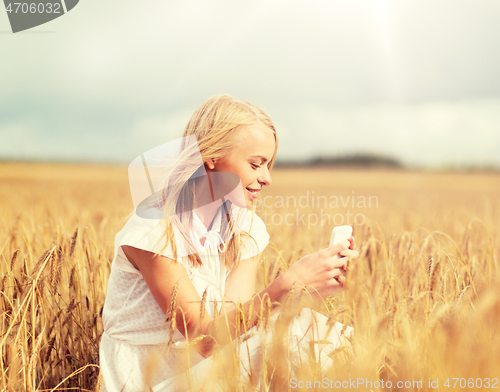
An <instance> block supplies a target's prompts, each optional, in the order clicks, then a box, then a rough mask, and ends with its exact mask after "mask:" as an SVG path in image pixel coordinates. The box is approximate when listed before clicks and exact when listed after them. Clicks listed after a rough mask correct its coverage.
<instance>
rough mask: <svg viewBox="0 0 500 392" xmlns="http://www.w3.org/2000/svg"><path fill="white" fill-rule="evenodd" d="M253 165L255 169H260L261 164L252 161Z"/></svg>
mask: <svg viewBox="0 0 500 392" xmlns="http://www.w3.org/2000/svg"><path fill="white" fill-rule="evenodd" d="M251 165H252V167H253V168H254V169H260V166H259V165H256V164H255V163H251Z"/></svg>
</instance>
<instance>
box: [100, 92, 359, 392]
mask: <svg viewBox="0 0 500 392" xmlns="http://www.w3.org/2000/svg"><path fill="white" fill-rule="evenodd" d="M193 140H194V143H192V141H193ZM193 146H195V148H193ZM181 147H182V148H181V151H180V153H179V157H180V158H179V159H177V163H176V164H175V165H174V168H173V169H172V170H169V172H168V177H167V178H166V179H165V182H164V186H163V188H162V190H161V191H159V192H156V193H153V195H151V196H150V197H149V198H146V200H145V201H143V202H142V203H141V204H140V206H139V207H138V208H136V209H135V211H134V213H132V214H131V216H130V218H129V219H128V221H127V223H126V224H125V226H124V227H123V229H122V230H121V231H120V232H119V233H118V234H117V235H116V237H115V258H114V260H113V262H112V265H111V275H110V277H109V283H108V291H107V297H106V301H105V305H104V311H103V316H102V317H103V324H104V334H103V336H102V339H101V345H100V366H101V374H102V377H103V390H105V391H108V392H111V391H113V392H114V391H141V390H148V388H149V390H153V391H168V390H189V389H190V388H192V389H197V388H201V387H203V386H205V387H207V385H208V384H207V383H208V381H207V380H208V379H209V377H210V376H214V369H215V367H212V366H213V365H214V363H215V362H216V361H215V360H214V355H213V354H214V353H218V351H217V350H216V348H217V347H224V348H223V350H222V352H226V353H227V352H228V350H229V348H231V347H233V348H234V347H236V348H239V347H241V348H244V351H243V353H244V354H242V355H241V356H240V358H239V359H238V361H240V365H241V368H240V369H239V372H240V382H244V381H245V380H246V381H249V382H250V383H252V384H254V385H258V384H259V382H260V381H261V373H262V372H261V371H260V370H261V367H262V361H261V359H262V350H263V347H264V346H265V344H266V343H267V342H269V341H270V339H271V338H270V336H271V332H266V331H268V330H266V329H265V328H263V327H262V325H255V324H260V322H259V317H260V314H261V312H260V310H261V308H262V306H266V305H267V306H268V308H267V309H268V310H269V309H270V308H269V304H272V305H273V309H272V310H269V312H270V313H271V318H270V320H271V325H273V323H274V322H275V321H276V320H277V318H278V317H279V315H280V313H281V312H280V307H281V306H280V305H282V304H283V303H284V302H285V301H286V300H289V299H290V298H291V297H290V296H289V293H290V290H291V289H292V287H296V288H299V289H301V288H304V289H305V290H306V292H307V294H308V297H309V298H310V299H313V300H321V299H322V298H325V297H327V296H329V295H333V294H336V293H338V292H340V291H341V290H342V289H343V287H344V283H345V279H346V277H345V275H344V274H345V268H346V264H347V262H348V260H349V259H352V258H355V257H357V256H358V252H357V251H355V250H354V248H355V242H354V237H351V238H350V239H349V241H344V242H342V243H340V244H337V245H334V246H331V247H329V248H326V249H322V250H320V251H319V252H317V253H314V254H312V255H307V256H305V257H303V258H302V259H300V260H298V261H297V262H295V263H294V264H293V265H292V266H291V267H290V268H289V269H288V270H287V271H285V272H284V273H283V274H281V275H280V276H279V277H278V278H277V279H276V280H275V281H274V282H272V283H271V284H270V285H269V286H268V287H266V288H265V289H264V290H263V291H261V292H260V293H257V294H256V293H255V286H256V278H257V271H258V266H259V263H260V260H261V257H262V252H263V250H264V248H265V247H266V246H267V244H268V243H269V235H268V233H267V230H266V227H265V224H264V222H263V221H262V220H261V219H260V218H259V217H258V216H257V215H255V213H254V212H253V211H251V207H252V204H253V202H254V200H255V199H256V198H257V196H258V194H259V192H260V191H261V190H262V188H263V187H265V186H269V185H270V184H271V175H270V171H271V169H272V167H273V164H274V160H275V158H276V150H277V147H278V139H277V136H276V130H275V128H274V125H273V123H272V122H271V120H270V118H269V117H268V116H267V115H266V114H265V113H264V112H263V111H262V110H261V109H259V108H257V107H256V106H254V105H252V104H251V103H249V102H245V101H239V100H235V99H234V98H232V97H230V96H227V95H219V96H214V97H212V98H210V99H208V100H207V101H206V102H205V103H203V104H202V105H201V106H200V107H199V108H198V109H197V110H196V112H195V113H194V114H193V116H192V118H191V119H190V121H189V123H188V125H187V127H186V130H185V132H184V138H183V139H182V145H181ZM146 161H147V160H146V159H144V156H142V162H143V163H146ZM179 162H182V163H179ZM145 167H146V166H145ZM129 174H130V172H129ZM235 178H236V182H235V181H234V179H235ZM235 184H237V185H236V186H234V185H235ZM150 185H151V181H150ZM151 188H153V187H151ZM152 190H153V189H152ZM133 197H134V195H133ZM134 202H135V200H134ZM150 211H156V213H158V212H160V213H158V214H157V215H155V214H150V215H148V214H149V212H150ZM162 213H163V215H162ZM139 215H140V216H139ZM167 217H168V219H165V218H167ZM337 255H338V256H339V257H338V258H337V257H334V256H337ZM298 291H300V290H296V291H294V292H295V293H298ZM255 294H256V295H255ZM297 297H298V295H296V297H295V298H297ZM241 314H243V315H244V317H240V315H241ZM221 318H222V319H224V323H223V325H224V328H223V329H221V328H218V325H220V324H221V323H220V322H219V320H220V319H221ZM346 329H347V331H346ZM258 330H261V331H264V332H263V333H255V332H256V331H258ZM270 330H271V331H272V328H271V329H270ZM251 332H252V333H253V334H252V333H251ZM342 332H344V333H346V332H350V327H344V326H342V325H341V324H339V323H337V324H336V325H335V328H333V329H332V328H331V327H330V328H329V327H327V324H326V317H325V316H323V315H321V314H319V313H316V312H314V311H311V310H310V309H308V308H306V309H304V311H303V312H302V313H301V314H300V316H299V317H296V318H295V319H294V320H293V321H292V322H291V323H290V324H289V328H288V334H289V335H290V336H292V337H294V338H295V339H294V341H295V342H296V343H295V345H294V343H290V347H291V352H292V355H291V356H292V357H293V358H295V359H296V360H298V361H300V360H301V359H300V356H301V355H307V353H308V350H309V347H310V344H309V343H310V342H312V341H313V340H315V339H316V340H317V339H318V338H319V339H325V338H326V339H328V341H329V342H330V346H331V347H330V351H331V350H332V349H334V348H336V347H338V346H339V344H340V341H341V337H340V336H339V335H340V334H341V333H342ZM318 335H322V336H318ZM231 342H232V345H231V344H228V343H231ZM297 342H300V343H297ZM224 350H225V351H224ZM326 351H327V350H323V351H321V352H320V356H319V360H322V361H323V362H328V360H329V359H328V357H327V356H326V355H323V352H326ZM218 355H219V354H218ZM221 355H222V354H221ZM186 358H187V359H186ZM293 358H292V359H293ZM218 361H219V362H220V361H221V359H218ZM233 362H234V361H233ZM330 363H331V360H330ZM295 365H296V366H298V365H297V364H295ZM228 366H229V365H228ZM236 371H238V370H236ZM211 388H213V387H210V388H209V389H207V390H212V389H211Z"/></svg>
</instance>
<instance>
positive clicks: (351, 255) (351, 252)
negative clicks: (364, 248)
mask: <svg viewBox="0 0 500 392" xmlns="http://www.w3.org/2000/svg"><path fill="white" fill-rule="evenodd" d="M339 255H340V256H345V257H349V258H351V259H355V258H356V257H358V256H359V252H358V251H357V250H352V249H344V250H341V251H340V252H339Z"/></svg>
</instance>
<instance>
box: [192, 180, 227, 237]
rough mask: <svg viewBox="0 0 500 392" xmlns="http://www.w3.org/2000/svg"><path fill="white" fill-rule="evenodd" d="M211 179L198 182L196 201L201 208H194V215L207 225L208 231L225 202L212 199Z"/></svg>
mask: <svg viewBox="0 0 500 392" xmlns="http://www.w3.org/2000/svg"><path fill="white" fill-rule="evenodd" d="M209 181H210V179H209V177H208V176H207V177H205V176H203V177H200V178H199V179H198V181H196V186H195V200H196V201H197V204H198V205H201V207H198V208H194V210H193V211H194V213H195V214H196V215H198V217H199V218H200V220H201V222H202V223H203V224H204V225H205V227H206V229H207V231H208V228H209V227H210V224H211V223H212V221H213V220H214V217H215V214H216V213H217V210H218V209H219V207H220V206H221V205H222V203H223V202H224V201H223V200H222V199H217V200H214V199H213V198H212V192H211V190H210V183H209Z"/></svg>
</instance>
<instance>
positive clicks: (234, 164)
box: [206, 122, 276, 207]
mask: <svg viewBox="0 0 500 392" xmlns="http://www.w3.org/2000/svg"><path fill="white" fill-rule="evenodd" d="M275 146H276V141H275V138H274V134H273V131H272V130H271V129H269V128H267V127H266V126H264V125H263V124H262V123H260V122H259V123H256V124H255V125H251V126H248V127H245V128H243V129H242V130H241V131H240V132H239V134H238V136H237V138H236V142H235V145H234V148H233V149H232V150H231V152H230V153H229V155H227V156H226V157H224V158H222V159H220V160H216V161H213V160H209V161H207V162H206V168H207V171H208V172H230V173H235V174H237V175H238V177H239V178H240V180H241V184H242V186H243V189H244V194H245V201H246V206H243V205H240V204H241V201H238V200H233V198H232V197H231V194H229V195H228V197H227V198H228V199H229V200H231V201H232V202H233V203H234V204H236V205H239V206H240V207H250V206H251V205H252V203H253V201H254V200H255V199H256V198H257V197H258V195H259V192H260V190H261V189H262V188H263V187H264V186H266V185H270V184H271V174H270V172H269V162H270V161H271V159H272V158H273V156H274V152H275ZM232 193H233V192H232Z"/></svg>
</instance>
